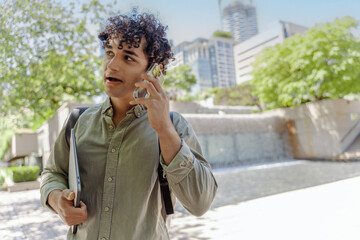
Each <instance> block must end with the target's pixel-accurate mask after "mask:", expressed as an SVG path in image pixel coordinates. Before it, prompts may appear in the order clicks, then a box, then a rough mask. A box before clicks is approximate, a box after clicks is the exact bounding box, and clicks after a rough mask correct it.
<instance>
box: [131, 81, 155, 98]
mask: <svg viewBox="0 0 360 240" xmlns="http://www.w3.org/2000/svg"><path fill="white" fill-rule="evenodd" d="M135 87H142V88H146V90H147V91H148V92H149V93H150V96H156V94H159V93H158V91H157V90H156V89H155V87H154V84H152V83H151V82H146V81H141V82H137V83H135Z"/></svg>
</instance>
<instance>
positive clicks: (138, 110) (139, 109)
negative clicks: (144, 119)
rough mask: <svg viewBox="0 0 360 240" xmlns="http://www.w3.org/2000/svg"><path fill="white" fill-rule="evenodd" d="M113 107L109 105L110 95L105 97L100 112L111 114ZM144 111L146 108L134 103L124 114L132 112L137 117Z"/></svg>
mask: <svg viewBox="0 0 360 240" xmlns="http://www.w3.org/2000/svg"><path fill="white" fill-rule="evenodd" d="M112 111H113V107H112V105H111V101H110V97H107V98H106V100H105V102H104V103H103V105H102V111H101V113H102V114H108V115H111V116H112V114H113V113H112ZM145 112H146V108H145V106H143V105H135V106H134V107H132V108H131V109H130V110H129V111H128V112H127V113H126V114H132V113H133V114H134V115H135V116H136V117H137V118H139V117H141V116H142V115H143V114H144V113H145Z"/></svg>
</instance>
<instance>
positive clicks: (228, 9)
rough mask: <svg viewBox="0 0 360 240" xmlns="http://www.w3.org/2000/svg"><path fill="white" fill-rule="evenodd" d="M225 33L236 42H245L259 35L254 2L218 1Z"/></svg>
mask: <svg viewBox="0 0 360 240" xmlns="http://www.w3.org/2000/svg"><path fill="white" fill-rule="evenodd" d="M218 3H219V7H220V11H221V12H220V13H221V22H222V28H223V31H226V32H230V33H231V34H232V35H233V39H234V40H235V41H239V42H242V41H245V40H246V39H248V38H250V37H252V36H254V35H256V34H257V33H258V25H257V17H256V8H255V6H254V5H253V3H252V1H251V0H250V1H244V0H243V1H236V0H235V1H234V0H232V1H231V0H230V1H229V0H225V1H222V0H218Z"/></svg>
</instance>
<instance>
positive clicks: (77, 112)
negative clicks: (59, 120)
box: [65, 107, 88, 147]
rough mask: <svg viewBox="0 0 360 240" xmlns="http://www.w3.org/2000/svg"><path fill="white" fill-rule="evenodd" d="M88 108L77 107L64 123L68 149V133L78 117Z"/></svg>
mask: <svg viewBox="0 0 360 240" xmlns="http://www.w3.org/2000/svg"><path fill="white" fill-rule="evenodd" d="M86 109H88V107H78V108H75V109H74V110H72V111H71V113H70V116H69V118H68V120H67V122H66V129H65V140H66V143H67V145H68V147H70V133H71V129H72V128H73V127H74V126H75V124H76V122H77V120H78V119H79V117H80V115H81V114H82V113H83V112H85V110H86Z"/></svg>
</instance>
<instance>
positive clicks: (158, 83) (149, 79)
mask: <svg viewBox="0 0 360 240" xmlns="http://www.w3.org/2000/svg"><path fill="white" fill-rule="evenodd" d="M141 78H142V79H145V80H147V81H149V82H151V83H152V84H153V85H154V87H155V89H156V91H157V92H159V93H161V92H163V89H162V87H161V84H160V82H159V80H158V79H156V78H153V77H150V76H148V75H146V74H143V75H141Z"/></svg>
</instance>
